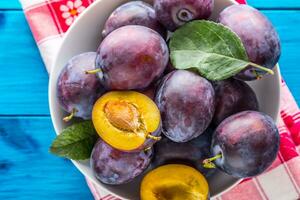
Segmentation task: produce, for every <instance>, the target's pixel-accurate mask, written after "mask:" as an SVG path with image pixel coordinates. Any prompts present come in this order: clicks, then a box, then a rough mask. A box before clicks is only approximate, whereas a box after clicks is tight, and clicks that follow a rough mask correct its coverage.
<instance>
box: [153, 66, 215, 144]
mask: <svg viewBox="0 0 300 200" xmlns="http://www.w3.org/2000/svg"><path fill="white" fill-rule="evenodd" d="M156 104H157V105H158V108H159V110H160V112H161V118H162V128H163V133H164V135H165V136H166V137H168V138H169V139H171V140H172V141H174V142H188V141H190V140H192V139H194V138H196V137H198V136H199V135H201V134H202V133H204V131H205V130H206V128H207V127H208V126H209V124H210V122H211V120H212V118H213V114H214V111H215V91H214V88H213V87H212V85H211V83H210V82H209V81H207V80H206V79H205V78H202V77H201V76H199V75H197V74H195V73H193V72H190V71H186V70H177V71H173V72H171V73H169V74H168V75H167V76H166V77H164V80H163V81H162V84H161V85H160V87H159V89H158V92H157V94H156Z"/></svg>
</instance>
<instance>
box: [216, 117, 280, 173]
mask: <svg viewBox="0 0 300 200" xmlns="http://www.w3.org/2000/svg"><path fill="white" fill-rule="evenodd" d="M279 140H280V139H279V133H278V129H277V127H276V124H275V122H274V121H273V120H272V118H271V117H269V116H267V115H265V114H263V113H260V112H256V111H244V112H240V113H238V114H235V115H232V116H230V117H228V118H227V119H225V120H224V121H223V122H222V123H221V124H220V125H219V126H218V128H217V129H216V131H215V132H214V134H213V139H212V147H211V151H212V153H213V155H214V156H215V159H216V160H215V164H216V165H217V167H218V168H219V169H221V170H222V171H224V172H225V173H227V174H229V175H232V176H234V177H237V178H245V177H253V176H257V175H259V174H261V173H262V172H263V171H265V170H266V169H267V168H268V167H269V166H270V165H271V164H272V163H273V161H274V160H275V159H276V156H277V153H278V150H279Z"/></svg>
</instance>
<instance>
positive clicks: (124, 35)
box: [94, 25, 169, 90]
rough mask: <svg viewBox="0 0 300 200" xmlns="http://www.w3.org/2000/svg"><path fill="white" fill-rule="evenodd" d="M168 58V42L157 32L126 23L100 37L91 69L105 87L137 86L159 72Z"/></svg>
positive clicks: (149, 81)
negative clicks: (100, 40) (92, 68)
mask: <svg viewBox="0 0 300 200" xmlns="http://www.w3.org/2000/svg"><path fill="white" fill-rule="evenodd" d="M168 61H169V50H168V46H167V44H166V42H165V41H164V39H163V38H162V37H161V36H160V35H159V34H158V33H157V32H155V31H154V30H152V29H150V28H147V27H143V26H136V25H129V26H124V27H121V28H119V29H117V30H115V31H113V32H112V33H111V34H109V35H108V36H107V37H106V38H105V39H104V40H103V42H102V43H101V45H100V47H99V49H98V53H97V58H96V70H94V71H97V70H98V71H99V72H98V75H99V77H100V79H101V83H102V84H103V86H104V87H105V88H106V89H108V90H141V89H145V88H147V87H148V86H150V85H151V83H152V82H153V81H155V80H157V79H158V78H159V77H160V76H161V75H162V74H163V72H164V70H165V68H166V66H167V64H168Z"/></svg>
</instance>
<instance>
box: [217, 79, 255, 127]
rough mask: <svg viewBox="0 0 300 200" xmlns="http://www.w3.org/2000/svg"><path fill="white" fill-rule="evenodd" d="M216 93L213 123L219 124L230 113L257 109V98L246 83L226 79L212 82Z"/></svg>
mask: <svg viewBox="0 0 300 200" xmlns="http://www.w3.org/2000/svg"><path fill="white" fill-rule="evenodd" d="M214 87H215V93H216V111H215V115H214V118H213V123H214V125H216V126H217V125H219V124H220V123H221V122H222V121H223V120H224V119H226V118H227V117H229V116H230V115H233V114H236V113H238V112H242V111H246V110H254V111H258V109H259V106H258V100H257V98H256V95H255V93H254V91H253V90H252V89H251V88H250V87H249V86H248V85H247V83H245V82H243V81H239V80H235V79H228V80H224V81H220V82H216V83H215V84H214Z"/></svg>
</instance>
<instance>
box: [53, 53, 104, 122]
mask: <svg viewBox="0 0 300 200" xmlns="http://www.w3.org/2000/svg"><path fill="white" fill-rule="evenodd" d="M95 58H96V53H95V52H87V53H83V54H80V55H77V56H75V57H73V58H71V59H70V60H69V62H68V63H67V64H66V66H65V67H64V69H63V70H62V72H61V73H60V76H59V78H58V81H57V98H58V102H59V103H60V105H61V107H62V108H63V109H64V110H65V111H66V112H68V113H71V115H70V116H68V117H66V118H65V121H68V120H70V119H71V118H72V117H73V116H76V117H80V118H83V119H90V118H91V115H92V114H91V113H92V109H93V105H94V103H95V101H96V100H97V99H98V98H99V97H100V96H101V95H102V94H103V92H104V89H103V87H102V86H101V84H100V81H99V79H98V78H97V76H96V75H94V74H85V71H86V70H88V69H91V68H94V67H95Z"/></svg>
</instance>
